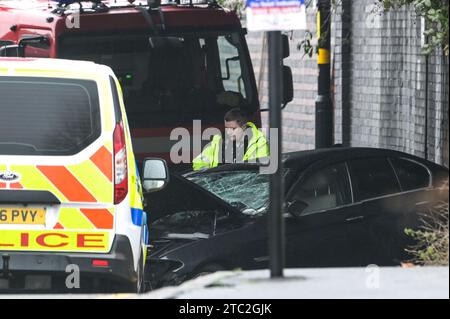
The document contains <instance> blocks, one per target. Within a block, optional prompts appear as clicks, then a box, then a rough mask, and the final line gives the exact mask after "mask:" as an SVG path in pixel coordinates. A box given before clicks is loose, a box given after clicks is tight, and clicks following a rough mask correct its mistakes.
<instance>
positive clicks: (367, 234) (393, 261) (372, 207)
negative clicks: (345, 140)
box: [348, 157, 430, 265]
mask: <svg viewBox="0 0 450 319" xmlns="http://www.w3.org/2000/svg"><path fill="white" fill-rule="evenodd" d="M391 160H392V159H391ZM395 162H396V164H398V163H397V161H395ZM403 164H404V163H403ZM348 167H349V171H350V177H351V180H352V186H353V189H354V196H355V201H356V202H357V203H358V205H359V206H360V207H361V210H360V212H361V223H360V224H359V226H360V228H359V230H358V232H359V233H360V235H359V236H358V238H360V239H363V242H361V244H363V245H365V246H366V247H367V249H366V250H365V251H364V253H363V254H361V255H360V257H361V258H362V262H363V263H365V264H378V265H398V264H399V263H400V262H401V261H404V259H405V258H406V251H405V248H407V243H408V238H407V236H406V234H405V229H406V228H409V227H415V226H417V225H418V224H417V223H418V218H417V215H416V214H415V213H414V212H415V211H417V209H418V206H420V205H421V203H423V202H424V200H425V198H426V192H423V190H422V193H421V192H404V191H402V187H401V185H400V182H399V179H398V176H397V175H396V172H395V170H394V167H393V166H392V162H390V159H388V158H387V157H371V158H360V159H354V160H350V161H348ZM415 168H416V169H417V167H415ZM403 169H406V170H407V171H408V166H404V165H403ZM409 171H410V172H411V170H410V168H409ZM422 178H423V177H422ZM420 183H422V184H423V183H425V184H428V185H430V181H428V182H426V181H421V182H420ZM420 183H419V184H417V185H418V187H419V185H420ZM425 184H423V185H422V186H425V187H426V185H425ZM405 185H406V184H405Z"/></svg>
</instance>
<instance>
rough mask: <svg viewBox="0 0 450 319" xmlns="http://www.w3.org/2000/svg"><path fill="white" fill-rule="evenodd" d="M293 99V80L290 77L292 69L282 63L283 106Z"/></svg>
mask: <svg viewBox="0 0 450 319" xmlns="http://www.w3.org/2000/svg"><path fill="white" fill-rule="evenodd" d="M293 99H294V82H293V78H292V69H291V68H290V67H288V66H286V65H283V107H282V109H284V108H285V107H286V105H288V103H289V102H292V100H293Z"/></svg>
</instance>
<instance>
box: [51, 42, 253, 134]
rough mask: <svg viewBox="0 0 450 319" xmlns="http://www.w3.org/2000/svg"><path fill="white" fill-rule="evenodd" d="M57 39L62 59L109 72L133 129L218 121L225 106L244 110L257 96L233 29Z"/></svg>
mask: <svg viewBox="0 0 450 319" xmlns="http://www.w3.org/2000/svg"><path fill="white" fill-rule="evenodd" d="M60 43H61V47H60V52H61V56H62V57H63V58H69V59H78V60H89V61H94V62H96V63H100V64H106V65H108V66H110V67H111V68H112V69H113V70H114V72H115V73H116V74H117V76H118V78H119V80H120V82H121V84H122V87H123V93H124V99H125V105H126V108H127V114H128V117H129V120H130V124H131V126H132V127H133V128H138V127H143V128H146V127H149V126H174V125H183V124H186V123H192V120H194V119H202V121H203V122H204V123H221V122H222V121H223V116H224V114H225V113H226V112H227V111H228V110H229V109H231V108H233V107H243V108H248V107H250V106H249V105H250V102H252V101H253V100H256V99H253V98H252V96H253V95H254V94H253V93H252V92H251V91H250V90H251V88H252V85H250V81H251V77H250V74H249V71H248V70H249V69H250V68H249V66H247V62H248V59H247V58H244V57H245V56H246V55H245V54H244V51H243V43H242V38H241V35H240V34H237V33H236V34H223V35H221V34H218V33H202V34H199V33H192V34H191V33H190V34H174V35H167V36H149V35H142V34H141V35H139V34H125V35H124V34H122V35H105V36H99V35H93V36H73V37H64V38H62V39H61V42H60ZM252 103H253V102H252Z"/></svg>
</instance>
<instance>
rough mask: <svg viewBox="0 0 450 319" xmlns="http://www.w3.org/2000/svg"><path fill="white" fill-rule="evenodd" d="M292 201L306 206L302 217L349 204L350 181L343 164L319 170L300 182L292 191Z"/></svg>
mask: <svg viewBox="0 0 450 319" xmlns="http://www.w3.org/2000/svg"><path fill="white" fill-rule="evenodd" d="M292 200H293V201H294V200H300V201H302V202H303V203H305V204H306V205H307V206H306V208H305V210H304V211H303V212H302V214H303V215H308V214H311V213H314V212H320V211H323V210H325V209H333V208H336V207H339V206H343V205H348V204H351V202H352V196H351V188H350V181H349V179H348V174H347V168H346V166H345V164H343V163H339V164H334V165H331V166H328V167H325V168H321V169H319V170H317V172H315V173H313V174H312V175H309V177H306V179H305V180H303V181H300V183H299V184H298V185H297V186H296V187H295V189H294V191H293V197H292Z"/></svg>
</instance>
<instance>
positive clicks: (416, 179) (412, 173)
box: [390, 157, 431, 191]
mask: <svg viewBox="0 0 450 319" xmlns="http://www.w3.org/2000/svg"><path fill="white" fill-rule="evenodd" d="M390 161H391V163H392V165H393V166H394V169H395V172H396V173H397V176H398V179H399V180H400V185H401V186H402V190H403V191H409V190H413V189H419V188H425V187H428V186H430V183H431V178H430V173H428V170H427V169H426V168H425V167H423V166H422V165H419V164H417V163H414V162H412V161H410V160H407V159H403V158H395V157H393V158H390Z"/></svg>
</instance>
